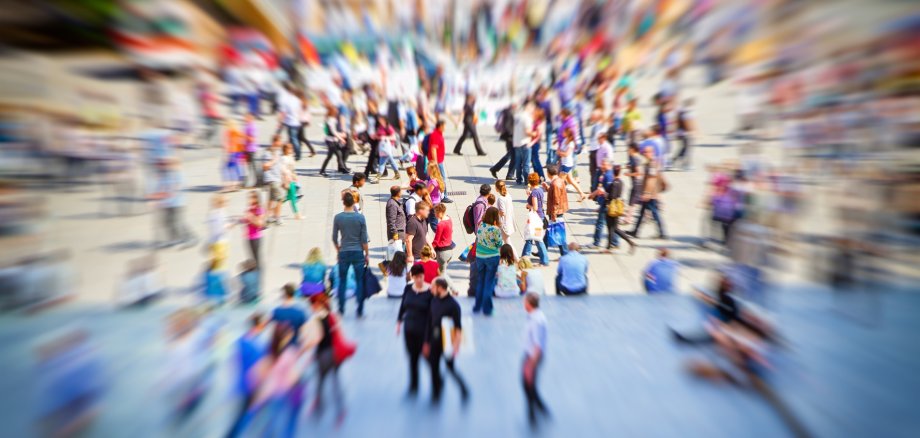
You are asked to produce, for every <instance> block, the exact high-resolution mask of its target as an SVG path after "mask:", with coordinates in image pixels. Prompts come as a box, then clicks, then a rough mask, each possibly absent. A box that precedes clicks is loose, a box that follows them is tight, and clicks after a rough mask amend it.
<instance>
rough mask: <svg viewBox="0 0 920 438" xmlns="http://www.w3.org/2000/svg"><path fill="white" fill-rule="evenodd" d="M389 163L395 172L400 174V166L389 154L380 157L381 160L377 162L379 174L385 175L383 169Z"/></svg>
mask: <svg viewBox="0 0 920 438" xmlns="http://www.w3.org/2000/svg"><path fill="white" fill-rule="evenodd" d="M387 164H389V165H390V168H391V169H393V172H395V173H396V175H399V166H397V165H396V160H395V159H393V157H391V156H389V155H388V156H386V157H379V161H378V164H377V175H378V176H380V175H383V169H385V168H386V167H387Z"/></svg>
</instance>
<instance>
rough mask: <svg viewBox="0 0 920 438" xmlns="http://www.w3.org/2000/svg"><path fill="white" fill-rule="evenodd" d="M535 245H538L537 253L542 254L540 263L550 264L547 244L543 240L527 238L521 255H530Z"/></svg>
mask: <svg viewBox="0 0 920 438" xmlns="http://www.w3.org/2000/svg"><path fill="white" fill-rule="evenodd" d="M533 245H536V246H537V254H538V255H539V256H540V263H541V264H544V265H548V264H549V253H548V252H547V250H546V244H545V243H543V241H542V240H536V239H534V240H527V241H525V242H524V249H523V250H522V251H521V257H529V256H530V250H531V248H533Z"/></svg>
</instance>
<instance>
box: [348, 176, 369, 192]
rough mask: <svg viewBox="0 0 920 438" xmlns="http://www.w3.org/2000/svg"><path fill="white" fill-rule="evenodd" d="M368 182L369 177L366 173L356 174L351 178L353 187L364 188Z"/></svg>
mask: <svg viewBox="0 0 920 438" xmlns="http://www.w3.org/2000/svg"><path fill="white" fill-rule="evenodd" d="M365 182H367V175H365V174H364V172H356V173H355V174H354V175H352V176H351V185H353V186H355V187H357V188H359V189H360V188H361V187H364V183H365Z"/></svg>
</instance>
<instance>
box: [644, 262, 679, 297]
mask: <svg viewBox="0 0 920 438" xmlns="http://www.w3.org/2000/svg"><path fill="white" fill-rule="evenodd" d="M679 267H680V265H679V264H678V263H677V262H675V261H674V260H671V259H655V260H652V262H651V263H649V264H648V267H647V268H645V275H646V277H645V288H646V290H648V293H650V294H653V293H658V292H673V291H674V280H675V279H676V278H677V269H678V268H679ZM649 277H651V278H649Z"/></svg>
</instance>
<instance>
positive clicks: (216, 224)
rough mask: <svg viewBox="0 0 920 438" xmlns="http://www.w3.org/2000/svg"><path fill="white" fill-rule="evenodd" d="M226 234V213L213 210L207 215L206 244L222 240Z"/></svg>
mask: <svg viewBox="0 0 920 438" xmlns="http://www.w3.org/2000/svg"><path fill="white" fill-rule="evenodd" d="M226 234H227V213H226V212H225V211H224V209H223V208H215V209H213V210H211V211H210V212H209V213H208V243H217V242H220V241H221V240H224V238H225V237H226Z"/></svg>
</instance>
